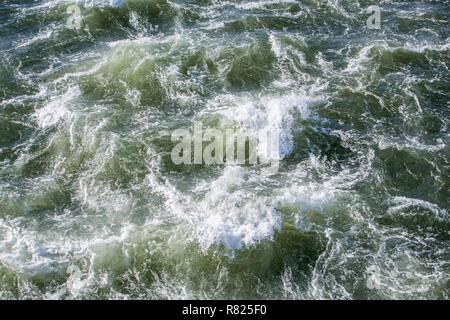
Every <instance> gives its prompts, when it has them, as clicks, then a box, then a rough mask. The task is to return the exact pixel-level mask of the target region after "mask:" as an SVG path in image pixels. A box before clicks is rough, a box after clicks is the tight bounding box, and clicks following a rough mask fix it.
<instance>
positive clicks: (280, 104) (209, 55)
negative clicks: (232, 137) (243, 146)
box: [0, 0, 450, 299]
mask: <svg viewBox="0 0 450 320" xmlns="http://www.w3.org/2000/svg"><path fill="white" fill-rule="evenodd" d="M72 5H77V6H78V8H80V17H81V20H77V21H79V27H80V28H70V27H69V26H70V22H71V21H72V20H70V18H71V14H70V13H68V12H67V10H68V8H69V7H70V6H72ZM370 5H378V6H379V7H380V9H381V25H380V29H370V28H368V26H367V23H366V21H367V19H368V18H369V16H370V13H368V12H367V11H366V10H367V8H368V7H369V6H370ZM449 21H450V4H449V3H448V2H446V1H370V0H357V1H355V0H342V1H338V0H326V1H325V0H317V1H313V0H301V1H290V0H282V1H275V0H273V1H272V0H267V1H255V0H253V1H251V0H250V1H243V0H242V1H239V0H235V1H232V0H230V1H219V0H128V1H125V0H124V1H112V0H111V1H109V0H92V1H88V0H86V1H82V0H79V1H76V2H67V1H48V0H37V1H30V0H23V1H19V0H16V1H2V2H1V3H0V61H1V62H0V126H1V130H0V298H1V299H214V298H215V299H222V298H227V299H236V298H244V299H257V298H270V299H448V298H449V296H450V216H449V213H448V208H449V198H450V197H449V182H450V178H449V174H450V173H449V153H450V150H449V148H448V142H449V129H448V124H449V120H450V110H449V107H450V73H449V67H450V41H449V37H450V34H449V32H450V22H449ZM72 22H73V21H72ZM194 121H202V122H203V125H204V126H205V127H210V128H217V129H220V130H224V129H225V128H227V127H228V126H230V125H232V126H234V127H236V128H240V129H242V130H256V131H258V130H265V129H267V128H276V129H277V130H279V132H281V138H282V139H281V140H280V156H281V157H282V160H281V162H280V167H279V171H278V173H277V174H274V175H263V174H261V172H260V170H259V169H258V168H257V166H251V165H233V164H227V165H206V164H205V165H199V164H197V165H175V164H173V162H172V161H171V156H170V154H171V150H172V149H173V147H174V146H175V145H176V143H177V142H176V141H172V140H171V133H172V132H173V131H174V130H176V129H179V128H187V129H189V128H192V125H193V123H194ZM281 151H282V152H281Z"/></svg>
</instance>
